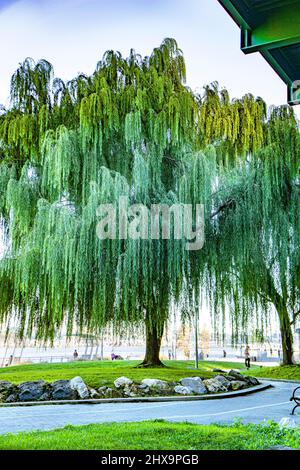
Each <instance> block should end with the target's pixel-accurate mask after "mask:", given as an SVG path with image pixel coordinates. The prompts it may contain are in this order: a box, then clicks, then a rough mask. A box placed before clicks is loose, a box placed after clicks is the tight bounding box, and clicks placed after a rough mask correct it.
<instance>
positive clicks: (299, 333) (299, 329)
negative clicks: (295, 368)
mask: <svg viewBox="0 0 300 470" xmlns="http://www.w3.org/2000/svg"><path fill="white" fill-rule="evenodd" d="M295 333H298V340H299V357H298V360H299V362H300V326H299V328H296V329H295Z"/></svg>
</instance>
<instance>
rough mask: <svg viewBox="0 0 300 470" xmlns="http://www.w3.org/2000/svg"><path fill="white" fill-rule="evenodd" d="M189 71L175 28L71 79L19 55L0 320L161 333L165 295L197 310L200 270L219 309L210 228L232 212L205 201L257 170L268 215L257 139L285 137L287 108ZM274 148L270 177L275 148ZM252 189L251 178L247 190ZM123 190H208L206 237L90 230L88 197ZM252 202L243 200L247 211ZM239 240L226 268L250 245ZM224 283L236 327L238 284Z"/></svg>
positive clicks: (131, 196) (178, 195)
mask: <svg viewBox="0 0 300 470" xmlns="http://www.w3.org/2000/svg"><path fill="white" fill-rule="evenodd" d="M185 76H186V70H185V63H184V58H183V54H182V52H181V50H180V49H179V48H178V46H177V43H176V41H175V40H173V39H165V40H164V41H163V43H162V44H161V46H160V47H158V48H156V49H154V51H153V53H152V54H151V56H149V57H144V58H142V57H141V56H139V55H138V54H136V53H135V51H134V50H131V51H130V55H129V57H128V58H126V59H125V58H123V57H122V56H121V54H120V53H118V52H113V51H108V52H106V53H105V54H104V56H103V59H102V60H101V61H100V62H99V63H98V64H97V67H96V70H95V72H94V73H93V75H92V76H89V77H88V76H85V75H83V74H81V75H79V76H78V77H76V78H75V79H73V80H71V81H69V82H67V83H64V82H63V81H62V80H60V79H58V78H54V77H53V69H52V66H51V65H50V64H49V63H48V62H47V61H40V62H38V63H37V64H35V63H34V62H33V61H32V60H31V59H26V60H25V62H24V63H23V64H22V65H21V66H20V67H19V69H18V70H17V72H16V73H15V74H14V75H13V78H12V82H11V98H12V106H11V108H10V109H9V110H7V111H4V112H2V113H1V114H0V159H1V163H0V210H1V215H2V218H3V220H4V225H5V229H6V231H7V239H8V248H7V252H6V255H5V257H4V259H3V260H2V261H1V265H0V289H1V292H0V294H1V295H0V298H1V301H0V321H1V322H2V323H8V324H9V322H10V320H11V319H12V318H17V320H18V325H19V335H20V336H21V337H22V336H24V335H27V336H30V335H32V334H33V333H34V334H35V335H36V337H37V338H39V339H45V340H46V339H53V337H54V334H55V332H56V330H58V329H59V328H60V327H61V326H62V325H63V324H64V323H66V324H67V327H68V334H71V333H72V331H73V329H74V327H75V326H76V327H78V328H79V329H80V330H83V329H87V330H88V331H100V330H101V329H102V328H103V327H104V326H105V325H106V324H107V323H108V322H110V323H112V324H114V326H115V328H116V329H120V328H125V327H128V328H130V327H133V326H134V325H138V324H140V323H141V322H146V327H147V328H148V329H150V330H151V329H152V330H153V331H154V330H155V331H156V334H157V336H161V333H162V329H163V325H164V323H165V321H166V319H167V317H168V315H169V310H170V306H171V305H174V304H175V305H177V306H180V308H181V310H182V311H183V312H187V313H191V312H193V311H194V310H195V309H196V308H197V307H198V303H199V297H200V293H201V289H202V287H203V286H204V285H205V283H206V284H207V285H208V286H212V285H213V288H214V289H216V292H217V294H216V296H213V300H214V301H215V304H216V307H217V310H218V308H219V304H220V303H224V302H225V299H226V298H227V297H228V298H230V299H231V296H230V295H231V293H232V292H231V291H230V289H229V281H228V278H227V281H226V271H225V270H224V266H225V265H226V257H225V258H224V256H223V254H222V253H221V254H220V253H218V250H219V251H220V250H221V247H222V243H223V241H222V239H221V237H220V239H219V238H218V235H219V232H218V230H220V231H221V229H222V232H223V230H225V232H226V230H227V232H228V237H227V239H228V240H229V241H228V243H230V230H231V228H232V225H234V226H235V221H232V223H231V225H230V220H229V219H228V220H227V219H226V223H225V222H224V224H225V225H224V227H223V225H222V224H223V222H222V224H221V216H220V221H219V216H218V217H217V220H218V222H215V218H214V217H212V216H211V214H212V213H213V211H214V210H215V208H216V206H217V205H218V204H219V203H222V197H223V194H225V195H226V194H230V197H231V198H232V197H233V196H231V193H230V191H231V189H232V188H233V189H234V191H236V193H234V194H239V195H240V196H239V197H240V199H241V200H243V199H242V194H243V193H244V188H243V187H242V183H243V182H244V184H247V185H248V186H247V187H248V188H251V184H252V183H251V181H252V182H253V181H254V180H255V179H256V176H255V172H259V171H260V173H259V175H258V177H259V178H260V180H259V181H260V183H259V185H260V187H261V191H262V192H263V188H264V185H265V184H266V187H268V188H269V189H268V191H267V192H266V193H264V192H263V193H262V195H263V209H264V217H265V218H267V215H268V214H269V212H270V207H269V206H268V205H267V201H268V200H269V198H270V197H271V196H272V197H273V193H271V192H270V191H271V189H270V182H271V181H272V179H273V177H274V175H273V173H272V172H273V171H275V169H274V166H272V165H271V164H270V163H269V160H272V159H271V158H269V157H270V155H269V154H268V152H271V151H269V150H268V149H269V145H266V144H268V143H269V140H271V141H272V139H273V135H274V134H276V132H277V133H278V135H279V137H278V140H277V141H278V146H279V145H281V144H283V142H282V139H281V137H280V135H281V128H280V126H279V124H278V122H281V121H282V119H281V117H280V116H279V117H278V116H274V117H272V118H271V119H270V121H269V123H268V122H267V119H266V107H265V104H264V102H263V101H262V100H261V99H259V98H258V99H254V97H253V96H252V95H246V96H245V97H243V98H242V99H241V100H234V101H231V100H230V98H229V96H228V93H227V92H226V90H219V88H218V84H217V83H214V84H212V85H211V86H208V87H206V88H205V89H204V94H203V96H199V95H195V94H193V93H192V91H191V90H190V89H189V88H188V87H186V86H185ZM287 140H288V137H287ZM264 146H265V150H262V151H261V153H260V154H258V156H257V157H255V158H254V157H253V155H254V154H256V153H257V152H258V151H259V149H261V148H262V147H264ZM278 152H279V151H278ZM278 155H279V153H278ZM280 155H281V157H282V153H281V154H280ZM250 156H251V158H250V163H249V162H248V161H246V160H245V159H246V157H247V158H249V157H250ZM291 158H292V157H291ZM276 161H277V162H278V168H277V169H276V172H275V173H276V178H277V180H276V188H277V187H278V188H279V186H278V184H280V182H281V179H280V178H281V176H282V174H281V171H282V170H281V166H280V165H281V158H280V156H278V159H276ZM254 162H255V163H254ZM265 163H266V166H264V165H265ZM251 165H254V166H255V165H257V168H256V167H255V168H253V169H252V167H251ZM233 168H238V169H237V170H232V169H233ZM229 170H230V171H229ZM232 171H233V173H232ZM245 173H246V174H245ZM241 175H242V176H241ZM219 179H220V182H219ZM277 181H278V184H277ZM229 183H230V184H229ZM231 183H232V187H231ZM219 185H220V188H222V190H221V191H220V193H219V192H218V188H217V187H218V186H219ZM223 187H224V188H225V189H223ZM216 188H217V189H216ZM215 191H217V194H219V196H217V198H215V197H214V196H213V193H214V192H215ZM278 191H279V189H278ZM247 194H248V193H247ZM254 194H256V193H252V192H251V191H250V190H249V197H250V195H251V197H254ZM221 195H222V197H221ZM120 196H123V197H126V198H127V200H128V202H129V204H139V203H143V204H145V205H147V206H148V207H149V206H150V204H158V203H160V204H162V203H165V204H173V203H189V204H192V205H193V206H194V207H195V204H199V203H203V204H204V205H205V214H206V226H207V239H208V243H207V247H209V246H210V247H212V245H213V250H212V251H211V252H208V248H205V249H204V250H202V251H200V252H189V251H187V250H186V249H185V240H174V239H172V238H171V239H170V240H104V241H103V240H100V239H98V237H97V236H96V225H97V216H96V211H97V207H98V206H99V204H100V203H116V202H117V201H118V200H119V197H120ZM256 196H257V197H258V195H257V194H256ZM226 197H227V196H226ZM278 197H280V195H278ZM219 198H220V199H219ZM250 202H251V203H252V202H253V201H250V199H249V200H248V199H245V202H244V204H245V210H246V208H247V210H248V208H249V207H248V206H249V205H250ZM246 204H247V205H246ZM258 204H259V202H258V201H257V204H256V205H255V209H258ZM253 210H254V209H253ZM253 210H252V211H251V212H250V214H253ZM253 216H254V215H253ZM264 220H265V219H264ZM242 222H243V223H245V224H246V221H245V222H244V220H242ZM247 223H249V222H247ZM278 224H279V221H278ZM275 228H276V226H274V227H273V230H274V229H275ZM241 230H242V225H240V226H239V229H238V231H237V232H236V233H235V234H234V237H233V239H232V240H235V239H236V238H237V237H236V236H235V235H237V233H240V232H241ZM268 230H269V232H268V233H269V236H271V235H272V234H273V232H272V233H271V229H268ZM227 232H226V233H227ZM222 236H223V235H222ZM264 236H266V237H267V235H266V234H265V235H264ZM213 240H219V241H218V243H217V247H216V246H215V244H214V243H215V242H214V241H213ZM237 242H238V244H237V246H238V247H239V249H240V250H241V251H238V253H239V255H237V259H236V260H235V261H234V264H235V266H234V267H237V266H238V264H239V256H240V255H241V254H242V253H244V252H245V250H246V248H245V247H244V246H242V242H241V240H237ZM224 243H225V242H224ZM278 243H279V242H278ZM224 246H225V245H224ZM227 249H228V246H226V248H224V250H227ZM247 249H250V247H248V248H247ZM212 253H214V254H212ZM221 255H222V256H221ZM219 256H220V265H219V263H218V259H219ZM241 256H242V255H241ZM208 260H209V261H208ZM207 263H208V264H209V266H208V268H207ZM230 263H231V259H230ZM226 283H227V284H226ZM233 285H234V286H236V290H235V292H234V294H235V297H236V298H237V307H236V309H235V310H234V314H233V318H234V319H236V321H235V322H234V325H236V327H237V328H239V325H240V324H241V322H240V317H239V315H238V308H239V309H240V308H241V301H240V297H239V295H240V289H241V288H240V286H239V285H238V284H233ZM244 291H245V289H244ZM210 292H212V290H211V291H210ZM251 292H252V291H251ZM247 299H248V297H247ZM249 299H250V300H249V302H250V304H251V302H252V293H250V294H249ZM255 299H256V297H255V295H254V297H253V301H254V300H255ZM247 302H248V300H247ZM250 304H249V305H250ZM248 310H249V309H248Z"/></svg>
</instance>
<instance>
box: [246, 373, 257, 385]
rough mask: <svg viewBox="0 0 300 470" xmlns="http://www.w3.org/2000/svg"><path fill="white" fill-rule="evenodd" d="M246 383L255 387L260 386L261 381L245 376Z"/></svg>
mask: <svg viewBox="0 0 300 470" xmlns="http://www.w3.org/2000/svg"><path fill="white" fill-rule="evenodd" d="M245 381H246V382H247V384H248V385H250V386H253V387H254V386H255V385H259V381H258V380H257V378H256V377H249V376H248V375H245Z"/></svg>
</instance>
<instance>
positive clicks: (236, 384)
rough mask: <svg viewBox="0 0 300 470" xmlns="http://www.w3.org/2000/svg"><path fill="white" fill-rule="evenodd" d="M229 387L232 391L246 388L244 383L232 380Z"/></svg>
mask: <svg viewBox="0 0 300 470" xmlns="http://www.w3.org/2000/svg"><path fill="white" fill-rule="evenodd" d="M230 385H231V388H232V390H234V391H236V390H241V389H242V388H245V387H246V386H247V385H246V384H245V382H242V381H241V380H232V382H230Z"/></svg>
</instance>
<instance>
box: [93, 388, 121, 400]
mask: <svg viewBox="0 0 300 470" xmlns="http://www.w3.org/2000/svg"><path fill="white" fill-rule="evenodd" d="M98 392H99V394H100V396H101V397H102V398H121V397H122V393H121V392H120V391H119V390H114V389H113V388H110V387H106V386H103V387H100V388H98Z"/></svg>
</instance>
